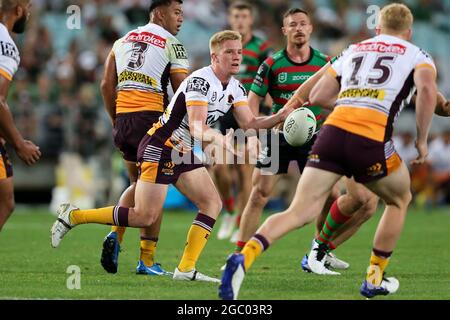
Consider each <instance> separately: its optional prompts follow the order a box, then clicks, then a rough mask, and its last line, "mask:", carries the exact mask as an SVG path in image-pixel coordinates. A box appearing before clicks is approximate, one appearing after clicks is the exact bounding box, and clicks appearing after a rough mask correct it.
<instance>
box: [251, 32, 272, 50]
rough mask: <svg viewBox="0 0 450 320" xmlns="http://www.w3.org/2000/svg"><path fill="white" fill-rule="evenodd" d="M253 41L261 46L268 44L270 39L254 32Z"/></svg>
mask: <svg viewBox="0 0 450 320" xmlns="http://www.w3.org/2000/svg"><path fill="white" fill-rule="evenodd" d="M252 42H253V43H254V44H255V45H257V46H258V47H259V48H261V47H263V46H266V45H267V44H268V41H267V40H266V39H264V38H263V37H261V36H259V35H256V34H253V37H252Z"/></svg>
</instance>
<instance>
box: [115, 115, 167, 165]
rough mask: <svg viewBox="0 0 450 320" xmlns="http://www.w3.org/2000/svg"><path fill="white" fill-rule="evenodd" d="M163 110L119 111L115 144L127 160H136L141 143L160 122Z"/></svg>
mask: <svg viewBox="0 0 450 320" xmlns="http://www.w3.org/2000/svg"><path fill="white" fill-rule="evenodd" d="M161 114H162V113H161V112H158V111H139V112H129V113H119V114H117V116H116V122H115V124H114V128H113V139H114V145H115V146H116V148H117V149H119V151H120V152H121V153H122V156H123V158H124V159H125V160H126V161H131V162H136V161H137V152H138V147H139V143H140V142H141V140H142V138H143V137H144V136H145V135H146V134H147V131H148V130H149V129H150V128H151V127H152V126H153V124H154V123H155V122H158V119H159V117H160V116H161Z"/></svg>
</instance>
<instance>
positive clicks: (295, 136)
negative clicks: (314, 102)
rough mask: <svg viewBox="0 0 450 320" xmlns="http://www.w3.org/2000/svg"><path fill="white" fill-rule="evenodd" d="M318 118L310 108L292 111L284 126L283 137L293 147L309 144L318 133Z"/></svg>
mask: <svg viewBox="0 0 450 320" xmlns="http://www.w3.org/2000/svg"><path fill="white" fill-rule="evenodd" d="M316 126H317V122H316V116H315V115H314V113H313V112H312V111H311V110H310V109H308V108H304V107H301V108H298V109H295V110H294V111H292V112H291V113H290V114H289V115H288V117H287V118H286V120H285V121H284V125H283V135H284V138H285V139H286V141H287V142H288V143H289V144H290V145H291V146H293V147H299V146H302V145H304V144H305V143H307V142H308V141H309V140H311V138H312V137H313V135H314V132H316Z"/></svg>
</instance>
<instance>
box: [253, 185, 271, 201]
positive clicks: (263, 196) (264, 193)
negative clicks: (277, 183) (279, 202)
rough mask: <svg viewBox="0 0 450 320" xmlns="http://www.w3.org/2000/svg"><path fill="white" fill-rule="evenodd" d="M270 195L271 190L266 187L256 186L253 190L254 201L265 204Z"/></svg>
mask: <svg viewBox="0 0 450 320" xmlns="http://www.w3.org/2000/svg"><path fill="white" fill-rule="evenodd" d="M269 196H270V190H267V188H264V187H259V186H258V187H256V188H255V189H254V192H252V201H253V202H256V203H258V204H265V203H266V202H267V200H268V199H269Z"/></svg>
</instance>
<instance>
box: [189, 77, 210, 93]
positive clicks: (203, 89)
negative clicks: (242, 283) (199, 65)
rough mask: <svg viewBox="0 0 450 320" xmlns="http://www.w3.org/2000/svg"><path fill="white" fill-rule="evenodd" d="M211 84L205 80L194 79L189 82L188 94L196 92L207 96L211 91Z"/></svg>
mask: <svg viewBox="0 0 450 320" xmlns="http://www.w3.org/2000/svg"><path fill="white" fill-rule="evenodd" d="M209 87H210V85H209V83H208V81H206V80H205V79H203V78H199V77H192V78H190V79H189V80H188V83H187V86H186V92H190V91H195V92H198V93H201V94H202V95H204V96H206V95H207V94H208V91H209Z"/></svg>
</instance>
